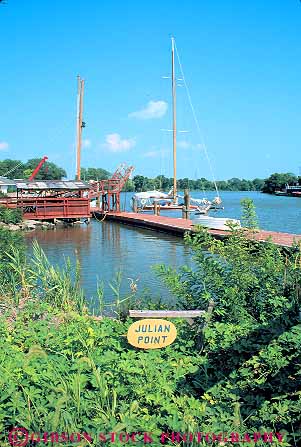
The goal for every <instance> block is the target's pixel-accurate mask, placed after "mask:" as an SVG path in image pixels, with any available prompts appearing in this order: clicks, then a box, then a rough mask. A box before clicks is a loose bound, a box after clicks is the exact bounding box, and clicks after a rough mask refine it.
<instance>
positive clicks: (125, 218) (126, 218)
mask: <svg viewBox="0 0 301 447" xmlns="http://www.w3.org/2000/svg"><path fill="white" fill-rule="evenodd" d="M91 213H92V217H93V215H94V216H96V218H98V219H106V220H111V221H115V222H119V223H122V224H125V225H131V226H136V227H142V228H148V229H151V230H154V231H159V232H160V231H161V232H166V233H170V234H175V235H179V236H183V235H184V233H185V232H186V231H193V225H194V224H195V222H193V221H192V220H190V219H182V218H175V217H166V216H156V215H154V214H140V213H130V212H120V213H116V212H115V213H113V212H112V213H107V214H106V215H105V216H104V214H103V213H102V212H101V210H99V209H97V208H95V209H91ZM208 232H209V233H210V234H212V235H213V236H215V237H216V238H219V239H223V238H225V237H227V235H228V234H229V232H228V231H225V230H211V229H208ZM254 237H255V239H256V240H258V241H262V242H265V241H266V240H267V239H268V238H269V237H271V239H272V242H273V243H274V244H276V245H279V246H281V247H291V246H292V245H293V243H294V241H296V242H301V234H290V233H279V232H275V231H265V230H260V231H258V232H257V233H256V234H255V236H254Z"/></svg>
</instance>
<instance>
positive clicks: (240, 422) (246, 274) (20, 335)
mask: <svg viewBox="0 0 301 447" xmlns="http://www.w3.org/2000/svg"><path fill="white" fill-rule="evenodd" d="M251 205H252V204H251V203H250V202H245V204H244V206H245V209H246V210H247V211H248V213H249V214H248V215H247V217H248V218H250V219H251V223H252V219H253V218H254V209H253V207H252V206H251ZM250 211H251V212H250ZM248 235H249V237H250V235H251V237H252V233H250V232H249V233H248ZM185 242H186V243H187V244H188V246H189V247H190V248H191V250H192V253H193V255H194V261H195V263H194V268H193V269H190V268H188V267H186V266H183V267H182V268H181V269H180V270H179V271H175V270H172V269H170V268H168V267H166V266H157V268H156V270H157V273H158V274H159V275H160V276H161V277H162V280H163V281H164V282H165V283H166V284H167V285H168V287H169V288H170V290H171V291H172V292H173V293H174V294H175V295H176V296H177V297H178V300H177V307H178V308H180V309H204V310H207V308H208V304H209V303H210V302H212V301H213V302H214V308H213V312H212V313H207V314H206V315H205V319H204V320H203V319H199V320H198V321H196V323H195V324H194V325H193V326H189V325H188V324H187V323H186V322H184V321H181V320H173V322H174V323H175V324H176V327H177V329H178V337H177V339H176V341H175V342H174V343H173V344H172V345H171V346H168V347H167V348H165V349H162V350H154V351H152V350H150V351H141V350H139V349H136V348H133V347H131V346H130V345H129V344H128V343H127V339H126V333H127V329H128V327H129V325H130V324H131V322H132V321H131V320H130V319H129V318H127V317H125V312H124V311H125V307H124V306H125V304H126V301H124V300H125V299H122V298H121V297H120V293H119V290H120V280H121V279H120V275H119V274H118V275H117V276H116V278H115V279H113V280H112V283H111V289H112V293H113V297H114V299H115V303H116V307H115V310H114V319H112V318H108V317H103V318H101V319H98V320H97V319H95V318H94V317H93V316H91V315H90V314H89V312H88V309H87V306H86V304H85V299H84V296H83V292H82V290H81V288H80V277H79V266H78V265H77V267H76V269H75V271H73V269H72V267H71V265H70V262H69V261H66V266H65V268H64V269H63V270H59V269H57V268H55V267H53V266H52V265H50V264H49V262H48V260H47V258H46V256H45V254H44V253H43V251H42V250H41V249H40V247H39V246H38V245H37V244H34V247H33V254H32V256H31V257H30V258H28V257H27V258H26V256H25V250H24V245H23V243H22V237H21V236H20V235H19V233H15V232H14V233H12V232H9V231H7V230H4V229H1V228H0V244H1V245H0V333H1V341H2V344H1V353H0V369H1V375H0V390H1V399H0V433H1V435H0V436H1V438H0V439H1V446H4V447H6V446H8V445H9V444H8V443H7V433H8V431H9V429H10V428H11V427H12V426H21V427H25V428H26V429H28V431H29V432H36V433H39V432H41V433H44V432H48V433H50V432H59V433H61V432H67V433H72V432H86V433H89V435H92V436H93V437H94V438H95V442H92V441H91V443H90V445H95V446H96V445H99V441H98V442H97V441H96V440H97V437H96V435H97V433H99V432H103V433H110V432H118V433H120V432H127V433H133V432H138V431H141V432H145V431H147V432H151V433H152V435H153V437H154V439H155V440H157V439H158V437H159V436H160V434H161V433H162V432H166V431H168V430H169V431H170V430H173V431H176V432H182V433H183V432H186V433H187V432H193V433H195V432H198V431H201V432H205V433H206V432H210V433H217V434H218V433H221V432H228V433H231V432H239V433H241V434H245V433H251V434H252V433H254V432H261V433H263V432H274V433H275V432H281V433H282V434H283V435H284V441H283V442H277V441H275V442H274V443H273V444H272V445H273V446H284V447H286V446H297V445H299V444H300V440H301V430H300V413H301V373H300V371H301V363H300V358H301V324H300V320H299V309H300V307H301V297H300V290H301V252H300V247H298V246H295V247H294V249H293V250H292V251H291V252H290V253H286V252H284V251H281V250H280V249H279V248H278V247H277V246H275V245H273V244H272V243H271V242H268V243H266V244H260V243H258V242H256V241H254V240H252V239H248V238H246V234H245V232H244V230H241V229H240V228H236V227H235V226H232V229H231V235H230V237H229V238H228V239H227V240H226V241H218V240H215V239H213V238H212V237H211V236H210V235H209V234H208V233H207V231H206V230H205V229H202V228H201V227H200V228H199V229H198V231H197V233H196V234H195V235H192V236H189V235H187V236H185ZM132 292H133V293H131V294H130V295H129V298H130V299H132V300H134V299H135V291H132ZM101 297H102V291H101V287H100V298H101ZM102 298H103V297H102ZM102 298H101V300H100V301H101V302H100V310H101V312H102V313H103V311H104V306H103V299H102ZM136 299H138V297H137V298H136ZM151 301H152V299H151V297H149V306H150V308H151V307H153V306H154V305H153V304H151ZM131 305H133V304H131ZM135 306H136V305H135ZM144 307H145V306H144ZM157 444H158V445H159V443H156V445H157ZM207 444H208V443H207ZM64 445H69V444H68V443H66V444H64ZM70 445H72V443H70ZM79 445H89V444H88V443H86V444H85V443H82V444H79ZM102 445H110V443H109V442H103V443H102ZM114 445H121V443H118V442H116V443H115V444H114ZM137 445H143V442H142V441H141V442H140V443H139V442H138V443H137ZM165 445H174V446H178V447H179V446H180V445H181V446H184V444H183V443H182V444H180V443H171V442H168V443H167V444H165ZM189 445H191V446H196V445H206V442H205V441H204V442H203V444H202V443H201V444H198V443H190V444H189ZM227 445H230V446H231V445H237V446H244V445H246V443H244V442H240V443H239V442H235V443H230V442H228V443H227ZM256 445H258V446H263V445H266V443H264V442H263V441H259V442H257V444H256Z"/></svg>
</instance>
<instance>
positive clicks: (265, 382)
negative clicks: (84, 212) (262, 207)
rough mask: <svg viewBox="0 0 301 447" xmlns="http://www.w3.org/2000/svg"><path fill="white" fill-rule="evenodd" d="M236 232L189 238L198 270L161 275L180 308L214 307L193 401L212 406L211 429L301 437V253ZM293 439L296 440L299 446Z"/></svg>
mask: <svg viewBox="0 0 301 447" xmlns="http://www.w3.org/2000/svg"><path fill="white" fill-rule="evenodd" d="M248 234H249V238H246V236H245V232H244V231H243V230H241V229H236V228H232V232H231V235H230V237H229V238H228V239H227V240H225V241H218V240H215V239H213V238H212V237H211V236H210V235H209V234H208V233H207V231H206V230H205V229H199V232H198V233H196V234H195V235H192V236H189V235H187V236H186V242H187V243H188V244H189V245H190V247H191V249H192V251H193V253H194V259H195V266H194V268H193V269H190V268H187V267H184V268H182V269H181V270H180V271H179V272H177V271H175V270H171V269H168V268H166V267H165V266H158V268H157V271H158V273H159V275H160V276H161V277H162V278H163V280H164V281H165V283H166V284H167V285H168V286H169V288H170V289H171V290H172V291H173V292H174V293H176V294H177V296H178V299H179V301H178V302H179V307H181V308H187V309H204V310H206V309H207V307H208V303H209V302H210V300H213V301H214V303H215V307H214V311H213V313H212V315H211V319H210V322H209V321H208V322H207V325H206V327H204V328H203V330H202V331H201V334H200V338H201V341H199V343H201V350H202V356H203V358H205V359H206V361H205V364H204V365H203V367H201V368H199V370H198V371H197V373H196V374H194V375H193V378H192V384H193V388H194V391H193V395H194V396H200V395H201V394H202V393H204V394H203V396H205V395H206V396H207V397H208V400H209V402H211V405H210V406H209V408H207V413H206V415H205V416H204V418H202V422H203V421H207V423H210V427H211V431H214V427H215V429H216V430H218V426H219V427H220V428H219V429H220V430H221V429H222V427H224V428H225V429H228V428H229V425H231V422H232V423H233V424H236V425H237V426H238V427H240V429H241V430H242V431H247V432H250V431H254V430H255V431H259V430H260V428H261V427H267V426H269V427H273V428H274V429H276V430H277V431H280V430H281V431H284V432H286V433H290V434H291V439H292V444H288V445H297V444H295V442H297V441H296V439H299V440H300V439H301V426H300V414H301V373H300V371H301V363H300V358H301V324H300V319H299V309H300V307H301V298H300V290H301V262H300V260H301V254H300V246H299V247H298V246H295V247H294V248H293V250H292V251H291V252H290V253H288V252H285V251H284V250H282V249H280V248H279V247H277V246H275V245H274V244H272V243H271V242H266V243H258V242H256V241H254V240H252V238H251V239H250V234H251V233H248ZM294 439H295V440H294Z"/></svg>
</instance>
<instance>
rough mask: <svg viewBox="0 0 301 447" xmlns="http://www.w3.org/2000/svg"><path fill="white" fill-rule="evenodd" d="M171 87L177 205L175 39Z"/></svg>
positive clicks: (172, 55)
mask: <svg viewBox="0 0 301 447" xmlns="http://www.w3.org/2000/svg"><path fill="white" fill-rule="evenodd" d="M171 85H172V136H173V139H172V140H173V201H174V203H177V113H176V73H175V39H174V37H172V38H171Z"/></svg>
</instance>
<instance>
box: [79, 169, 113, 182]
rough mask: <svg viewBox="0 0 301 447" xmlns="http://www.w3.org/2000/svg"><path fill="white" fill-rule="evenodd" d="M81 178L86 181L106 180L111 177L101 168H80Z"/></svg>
mask: <svg viewBox="0 0 301 447" xmlns="http://www.w3.org/2000/svg"><path fill="white" fill-rule="evenodd" d="M80 173H81V178H82V179H83V180H85V181H88V180H106V179H108V178H110V177H111V174H110V172H108V171H106V170H105V169H103V168H81V170H80Z"/></svg>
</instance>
